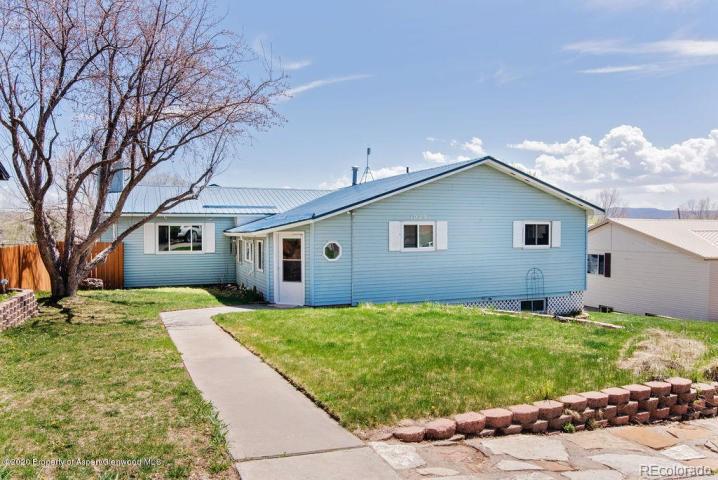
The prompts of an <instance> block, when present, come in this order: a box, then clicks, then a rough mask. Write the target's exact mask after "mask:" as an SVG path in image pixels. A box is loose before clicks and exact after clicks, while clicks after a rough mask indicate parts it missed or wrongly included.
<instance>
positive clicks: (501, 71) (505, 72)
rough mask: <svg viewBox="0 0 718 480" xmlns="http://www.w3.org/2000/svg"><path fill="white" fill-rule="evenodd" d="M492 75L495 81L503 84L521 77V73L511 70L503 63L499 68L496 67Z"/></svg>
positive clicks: (497, 83)
mask: <svg viewBox="0 0 718 480" xmlns="http://www.w3.org/2000/svg"><path fill="white" fill-rule="evenodd" d="M492 77H493V79H494V83H495V84H496V85H499V86H501V85H506V84H507V83H511V82H513V81H514V80H518V79H519V78H521V75H519V74H518V73H516V72H513V71H511V70H509V69H508V68H507V67H506V66H504V65H501V66H499V68H497V69H496V71H495V72H494V74H493V76H492Z"/></svg>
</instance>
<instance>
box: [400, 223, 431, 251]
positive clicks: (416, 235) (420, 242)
mask: <svg viewBox="0 0 718 480" xmlns="http://www.w3.org/2000/svg"><path fill="white" fill-rule="evenodd" d="M401 228H402V250H411V251H414V250H416V251H422V250H435V248H434V246H435V245H436V229H435V228H434V222H404V223H403V224H402V227H401Z"/></svg>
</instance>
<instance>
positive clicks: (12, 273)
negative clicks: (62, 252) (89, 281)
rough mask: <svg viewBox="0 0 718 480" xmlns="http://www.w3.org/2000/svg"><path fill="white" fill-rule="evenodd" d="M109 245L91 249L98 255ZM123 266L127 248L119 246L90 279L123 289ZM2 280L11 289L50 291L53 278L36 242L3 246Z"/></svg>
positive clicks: (1, 260)
mask: <svg viewBox="0 0 718 480" xmlns="http://www.w3.org/2000/svg"><path fill="white" fill-rule="evenodd" d="M108 245H109V243H105V242H97V243H96V244H95V245H94V246H93V247H92V255H93V256H94V255H96V254H98V253H99V252H101V251H102V250H103V249H104V248H105V247H107V246H108ZM60 248H62V247H60ZM124 265H125V246H124V245H123V244H120V245H118V246H117V248H116V249H115V250H114V251H113V252H112V253H110V254H109V255H108V256H107V259H106V260H105V262H104V263H102V264H101V265H99V266H98V267H96V268H94V269H92V271H91V272H90V274H89V275H88V277H93V278H101V279H102V281H103V283H104V285H105V288H123V287H124V286H125V272H124ZM0 278H6V279H7V280H8V282H9V285H8V286H9V287H10V288H29V289H31V290H35V291H38V290H50V275H48V273H47V269H46V268H45V265H44V264H43V263H42V259H41V258H40V252H39V251H38V248H37V245H36V244H34V243H33V244H29V245H11V246H7V247H0Z"/></svg>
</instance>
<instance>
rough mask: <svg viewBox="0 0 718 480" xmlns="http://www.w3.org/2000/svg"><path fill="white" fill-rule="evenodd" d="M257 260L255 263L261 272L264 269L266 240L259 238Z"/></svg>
mask: <svg viewBox="0 0 718 480" xmlns="http://www.w3.org/2000/svg"><path fill="white" fill-rule="evenodd" d="M256 252H257V261H256V262H254V265H255V267H256V269H257V271H259V272H263V271H264V240H257V250H256Z"/></svg>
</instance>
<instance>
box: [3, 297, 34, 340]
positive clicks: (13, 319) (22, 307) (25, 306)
mask: <svg viewBox="0 0 718 480" xmlns="http://www.w3.org/2000/svg"><path fill="white" fill-rule="evenodd" d="M11 291H16V292H18V293H17V294H16V295H14V296H12V297H10V298H9V299H7V300H5V301H4V302H0V331H3V330H6V329H8V328H10V327H15V326H17V325H20V324H21V323H24V322H25V321H26V320H27V319H29V318H30V317H32V316H33V315H36V314H37V312H38V309H37V300H36V299H35V293H33V291H32V290H11Z"/></svg>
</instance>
